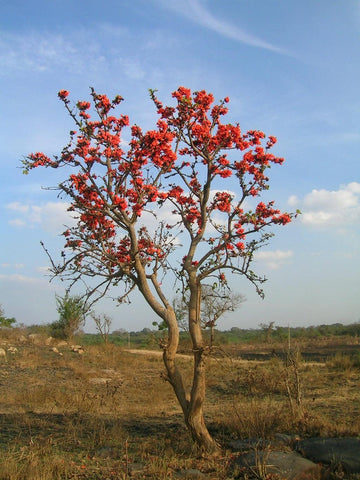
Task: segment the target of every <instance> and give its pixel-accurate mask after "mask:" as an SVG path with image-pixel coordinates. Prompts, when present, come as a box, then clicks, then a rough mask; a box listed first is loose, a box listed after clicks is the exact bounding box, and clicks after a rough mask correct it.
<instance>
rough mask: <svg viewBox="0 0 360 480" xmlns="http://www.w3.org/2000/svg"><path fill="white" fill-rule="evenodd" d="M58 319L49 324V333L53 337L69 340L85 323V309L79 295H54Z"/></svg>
mask: <svg viewBox="0 0 360 480" xmlns="http://www.w3.org/2000/svg"><path fill="white" fill-rule="evenodd" d="M56 303H57V311H58V313H59V315H60V318H59V320H58V321H56V322H54V323H52V324H51V325H50V330H51V335H52V336H53V337H55V338H60V339H63V340H70V339H71V338H72V337H73V336H74V335H75V334H76V332H78V331H79V329H80V327H81V326H82V325H83V324H84V323H85V317H86V313H87V309H86V306H85V302H84V300H83V299H82V298H81V297H80V296H70V295H69V294H68V293H66V295H65V296H64V297H58V296H57V297H56Z"/></svg>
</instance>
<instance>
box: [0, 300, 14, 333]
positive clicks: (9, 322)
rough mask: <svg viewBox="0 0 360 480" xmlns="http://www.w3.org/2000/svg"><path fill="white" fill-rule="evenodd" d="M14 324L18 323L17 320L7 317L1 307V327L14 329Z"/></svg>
mask: <svg viewBox="0 0 360 480" xmlns="http://www.w3.org/2000/svg"><path fill="white" fill-rule="evenodd" d="M14 323H16V320H15V318H8V317H5V312H4V310H3V308H2V306H1V305H0V327H7V328H9V327H12V326H13V325H14Z"/></svg>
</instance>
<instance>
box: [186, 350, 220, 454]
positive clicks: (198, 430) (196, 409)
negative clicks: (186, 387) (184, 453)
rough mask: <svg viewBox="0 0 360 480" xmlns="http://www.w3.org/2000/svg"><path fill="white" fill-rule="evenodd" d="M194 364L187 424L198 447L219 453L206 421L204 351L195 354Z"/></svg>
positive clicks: (208, 451)
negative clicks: (204, 409)
mask: <svg viewBox="0 0 360 480" xmlns="http://www.w3.org/2000/svg"><path fill="white" fill-rule="evenodd" d="M194 362H195V365H194V378H193V387H192V390H191V396H190V402H189V406H188V411H187V412H186V414H185V422H186V426H187V428H188V429H189V432H190V434H191V437H192V439H193V440H194V442H195V443H196V445H197V446H198V447H199V448H200V449H201V450H203V451H205V452H207V453H215V452H217V451H219V445H218V444H217V443H216V442H215V440H214V439H213V438H212V436H211V435H210V433H209V431H208V429H207V426H206V424H205V419H204V411H203V406H204V401H205V358H204V352H203V351H202V350H200V351H198V352H195V354H194Z"/></svg>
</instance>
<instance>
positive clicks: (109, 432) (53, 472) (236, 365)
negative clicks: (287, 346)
mask: <svg viewBox="0 0 360 480" xmlns="http://www.w3.org/2000/svg"><path fill="white" fill-rule="evenodd" d="M6 341H7V342H8V345H10V344H12V345H15V344H16V341H15V340H11V338H10V339H9V338H7V339H6ZM0 343H1V342H0ZM16 346H17V348H18V353H17V354H15V355H7V361H6V362H4V361H2V363H1V364H0V399H1V403H0V480H5V479H6V480H25V479H27V480H35V479H36V480H50V479H85V478H88V479H128V478H134V479H137V478H156V479H162V478H164V479H165V478H171V475H174V473H175V472H176V471H177V470H180V469H192V468H197V469H199V470H200V471H202V472H203V473H205V474H207V475H208V478H213V479H218V480H221V479H225V478H228V477H229V472H228V467H229V464H230V463H231V454H230V453H226V449H225V450H224V457H223V458H222V459H221V461H218V460H214V459H212V458H204V457H198V455H197V453H196V451H195V450H194V448H193V445H192V443H191V441H190V439H189V437H188V434H187V432H186V429H185V427H184V424H183V418H182V414H181V410H180V407H179V406H178V404H177V402H176V400H175V396H174V394H173V392H172V389H171V387H170V385H169V384H168V383H166V382H164V381H163V380H162V378H161V372H162V371H163V366H162V360H161V356H160V355H158V354H156V353H155V354H147V355H144V354H142V355H140V354H137V353H131V352H128V351H126V350H125V349H121V348H119V347H115V346H112V345H108V347H107V348H106V349H104V348H103V347H102V346H93V347H88V348H86V349H85V353H84V354H83V355H78V354H75V353H73V352H71V351H70V349H69V348H66V347H63V348H61V349H60V350H61V352H62V354H63V355H62V356H60V355H58V354H56V353H54V352H52V351H50V350H49V347H45V346H43V345H30V344H16ZM179 364H180V366H181V368H182V369H183V370H184V371H185V372H187V381H188V383H189V382H190V379H191V371H192V363H191V357H186V356H182V357H180V358H179ZM339 364H340V367H339ZM297 368H298V374H299V378H300V383H301V393H302V395H301V404H300V405H297V403H296V401H295V395H294V391H293V390H292V388H293V385H294V380H295V373H294V372H295V370H293V369H291V368H289V367H288V366H286V364H285V362H284V361H283V360H281V359H280V358H273V359H271V360H268V361H263V362H255V361H246V360H239V359H236V358H234V356H223V358H219V357H217V358H209V374H208V395H207V400H206V406H205V407H206V417H207V419H208V425H209V428H210V430H211V432H212V433H213V435H214V436H215V437H216V439H217V440H218V441H219V442H220V443H222V444H223V445H224V447H226V443H227V442H228V441H229V440H231V439H234V438H248V437H252V438H254V437H257V438H259V437H261V438H272V437H273V435H274V434H275V433H276V432H282V433H291V434H300V435H332V436H335V435H359V434H360V420H359V418H360V415H359V413H360V395H359V390H358V384H359V377H360V374H359V369H358V368H356V365H355V363H354V362H353V363H349V361H348V359H346V358H343V357H341V359H340V358H335V357H334V360H333V361H329V362H327V363H326V364H324V363H323V364H318V363H311V364H310V363H309V364H307V363H305V362H303V361H302V360H301V358H300V359H299V362H298V365H297ZM289 392H290V394H291V395H292V396H293V398H292V400H293V402H292V403H291V401H290V400H291V399H289ZM291 405H292V406H291Z"/></svg>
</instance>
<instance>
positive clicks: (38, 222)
mask: <svg viewBox="0 0 360 480" xmlns="http://www.w3.org/2000/svg"><path fill="white" fill-rule="evenodd" d="M69 206H70V204H68V203H66V202H47V203H45V204H44V205H27V204H22V203H20V202H12V203H9V204H8V205H6V207H7V209H8V210H10V211H13V212H16V213H17V215H20V217H17V218H14V219H11V220H9V224H10V225H12V226H14V227H18V228H25V227H34V226H40V228H42V229H43V230H44V231H46V232H49V233H52V234H59V233H61V231H62V229H63V226H64V225H68V226H70V225H71V224H73V222H74V219H73V217H72V216H71V214H70V213H69V212H68V211H67V209H68V207H69Z"/></svg>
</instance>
